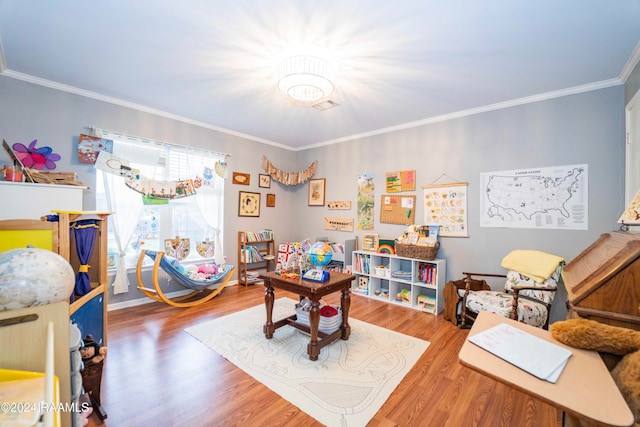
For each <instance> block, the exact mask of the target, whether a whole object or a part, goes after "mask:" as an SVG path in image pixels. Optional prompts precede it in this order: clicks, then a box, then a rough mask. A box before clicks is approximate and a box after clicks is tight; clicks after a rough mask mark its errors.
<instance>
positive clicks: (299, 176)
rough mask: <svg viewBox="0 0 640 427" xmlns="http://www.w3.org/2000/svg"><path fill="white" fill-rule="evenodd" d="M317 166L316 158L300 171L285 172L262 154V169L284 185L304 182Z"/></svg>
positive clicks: (313, 173) (314, 171)
mask: <svg viewBox="0 0 640 427" xmlns="http://www.w3.org/2000/svg"><path fill="white" fill-rule="evenodd" d="M317 167H318V161H317V160H316V161H314V162H313V163H311V164H310V165H309V167H308V168H306V169H304V170H302V171H300V172H285V171H283V170H280V169H278V168H277V167H275V166H274V165H273V163H271V162H270V161H269V159H267V157H266V156H262V169H264V171H265V172H266V173H268V174H269V175H271V178H273V179H274V180H276V181H278V182H279V183H280V184H284V185H299V184H303V183H305V182H306V181H307V180H308V179H309V178H311V177H312V176H313V175H315V173H316V168H317Z"/></svg>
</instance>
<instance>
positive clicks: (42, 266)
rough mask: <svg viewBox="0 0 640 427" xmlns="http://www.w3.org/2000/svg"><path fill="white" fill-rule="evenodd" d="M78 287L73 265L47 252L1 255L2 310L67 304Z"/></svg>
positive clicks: (26, 250)
mask: <svg viewBox="0 0 640 427" xmlns="http://www.w3.org/2000/svg"><path fill="white" fill-rule="evenodd" d="M74 285H75V274H74V272H73V268H72V267H71V265H70V264H69V263H68V262H67V261H66V260H65V259H64V258H62V257H61V256H60V255H58V254H56V253H55V252H52V251H48V250H46V249H37V248H20V249H12V250H9V251H5V252H0V311H5V310H15V309H18V308H23V307H32V306H34V305H45V304H51V303H53V302H59V301H68V300H69V297H70V296H71V292H73V287H74Z"/></svg>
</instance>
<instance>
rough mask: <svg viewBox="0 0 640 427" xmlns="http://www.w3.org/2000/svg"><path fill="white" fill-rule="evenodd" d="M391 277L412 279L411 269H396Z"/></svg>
mask: <svg viewBox="0 0 640 427" xmlns="http://www.w3.org/2000/svg"><path fill="white" fill-rule="evenodd" d="M391 277H392V278H394V279H400V280H411V272H410V271H403V270H396V271H394V272H392V273H391Z"/></svg>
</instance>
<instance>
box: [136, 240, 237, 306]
mask: <svg viewBox="0 0 640 427" xmlns="http://www.w3.org/2000/svg"><path fill="white" fill-rule="evenodd" d="M145 255H146V256H148V257H149V258H151V259H152V260H153V261H154V263H153V270H152V273H151V278H152V280H153V289H151V288H149V287H146V286H145V284H144V282H143V280H142V263H143V261H144V256H145ZM159 268H162V270H163V271H164V272H165V273H167V274H168V275H169V276H170V277H171V278H172V279H173V280H175V281H176V282H178V283H179V284H180V285H182V286H184V287H185V288H187V289H191V290H193V292H189V293H188V294H186V295H181V296H179V297H173V298H169V297H167V296H166V295H165V294H164V292H163V291H162V288H161V287H160V283H159V282H158V270H159ZM234 270H235V268H234V267H229V268H227V269H225V271H224V272H222V273H220V274H218V275H216V276H213V277H212V278H210V279H207V280H194V279H190V278H189V277H187V276H185V275H184V274H182V273H180V272H179V271H177V270H176V269H175V267H174V266H173V265H172V264H171V263H170V262H169V261H168V260H167V259H166V258H165V256H164V252H154V251H146V250H143V251H142V252H141V253H140V258H138V265H137V267H136V277H137V279H138V290H139V291H140V292H142V293H143V294H145V296H147V297H148V298H151V299H152V300H154V301H157V302H164V303H166V304H169V305H172V306H174V307H193V306H195V305H198V304H202V303H203V302H207V301H209V300H210V299H212V298H213V297H215V296H217V295H218V294H220V292H222V289H224V287H225V286H227V283H228V282H229V279H230V278H231V277H232V276H233V271H234ZM213 285H217V286H216V287H215V288H213ZM195 296H200V298H198V299H193V300H192V298H193V297H195Z"/></svg>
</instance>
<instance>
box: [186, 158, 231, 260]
mask: <svg viewBox="0 0 640 427" xmlns="http://www.w3.org/2000/svg"><path fill="white" fill-rule="evenodd" d="M224 160H225V159H224V156H222V155H215V154H210V155H207V156H203V155H202V152H193V151H187V166H188V169H189V174H190V175H191V176H203V172H204V169H205V168H209V169H210V171H211V172H212V173H213V171H214V169H215V163H216V161H224ZM208 184H209V185H203V186H202V187H200V188H198V189H197V190H196V196H195V197H196V201H197V203H198V209H199V210H200V214H201V215H202V217H203V218H204V220H205V221H206V222H207V225H208V226H209V227H211V229H212V230H213V231H214V232H215V233H216V237H215V245H216V247H215V253H214V259H215V262H216V264H224V262H225V257H224V248H223V247H222V224H224V217H223V215H224V209H223V208H224V206H223V204H222V194H223V191H224V180H223V179H222V178H221V177H219V176H218V175H216V174H215V173H213V178H212V179H211V180H209V181H208Z"/></svg>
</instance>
